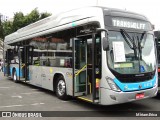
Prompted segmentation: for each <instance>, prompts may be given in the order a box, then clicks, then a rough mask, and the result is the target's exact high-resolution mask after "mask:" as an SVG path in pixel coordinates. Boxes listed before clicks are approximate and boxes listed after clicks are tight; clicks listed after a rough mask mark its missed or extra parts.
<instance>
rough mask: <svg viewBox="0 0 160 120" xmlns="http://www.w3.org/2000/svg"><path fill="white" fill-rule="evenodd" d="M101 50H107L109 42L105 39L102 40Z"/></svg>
mask: <svg viewBox="0 0 160 120" xmlns="http://www.w3.org/2000/svg"><path fill="white" fill-rule="evenodd" d="M103 50H109V41H108V39H107V38H106V37H104V38H103Z"/></svg>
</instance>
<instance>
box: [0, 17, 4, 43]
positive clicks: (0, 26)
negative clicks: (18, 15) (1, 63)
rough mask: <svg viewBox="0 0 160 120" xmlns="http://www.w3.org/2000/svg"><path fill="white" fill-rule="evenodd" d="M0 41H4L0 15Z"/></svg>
mask: <svg viewBox="0 0 160 120" xmlns="http://www.w3.org/2000/svg"><path fill="white" fill-rule="evenodd" d="M0 39H2V40H3V39H4V33H3V25H2V21H1V14H0Z"/></svg>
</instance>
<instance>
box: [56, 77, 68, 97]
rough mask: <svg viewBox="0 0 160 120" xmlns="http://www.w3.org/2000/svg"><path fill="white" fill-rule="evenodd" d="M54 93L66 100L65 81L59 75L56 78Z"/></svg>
mask: <svg viewBox="0 0 160 120" xmlns="http://www.w3.org/2000/svg"><path fill="white" fill-rule="evenodd" d="M56 95H57V97H58V98H59V99H62V100H66V99H67V94H66V83H65V81H64V78H63V77H62V76H61V77H59V78H58V80H57V84H56Z"/></svg>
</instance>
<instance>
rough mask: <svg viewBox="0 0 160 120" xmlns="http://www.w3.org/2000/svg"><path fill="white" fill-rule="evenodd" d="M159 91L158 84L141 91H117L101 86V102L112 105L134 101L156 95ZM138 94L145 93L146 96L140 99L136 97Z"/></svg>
mask: <svg viewBox="0 0 160 120" xmlns="http://www.w3.org/2000/svg"><path fill="white" fill-rule="evenodd" d="M157 92H158V87H157V86H155V87H153V88H151V89H146V90H141V91H133V92H116V91H113V90H108V89H105V88H101V95H100V96H101V97H100V104H102V105H112V104H120V103H126V102H132V101H135V100H141V99H145V98H150V97H154V96H156V95H157ZM137 94H144V97H143V98H140V99H136V95H137Z"/></svg>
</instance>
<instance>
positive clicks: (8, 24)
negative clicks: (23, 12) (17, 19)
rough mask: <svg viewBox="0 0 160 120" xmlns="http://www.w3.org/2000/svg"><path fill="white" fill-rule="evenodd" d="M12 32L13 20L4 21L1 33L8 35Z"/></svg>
mask: <svg viewBox="0 0 160 120" xmlns="http://www.w3.org/2000/svg"><path fill="white" fill-rule="evenodd" d="M12 32H13V22H11V21H6V22H4V23H3V33H4V36H6V35H9V34H11V33H12Z"/></svg>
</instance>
